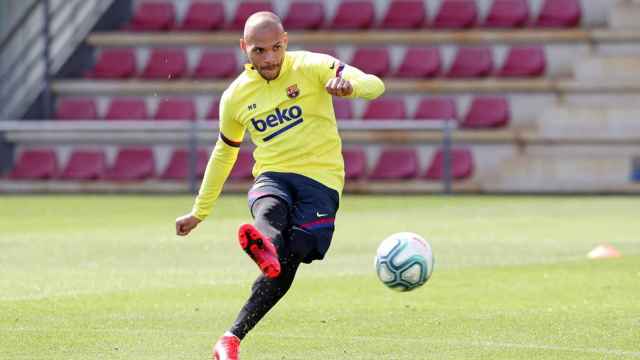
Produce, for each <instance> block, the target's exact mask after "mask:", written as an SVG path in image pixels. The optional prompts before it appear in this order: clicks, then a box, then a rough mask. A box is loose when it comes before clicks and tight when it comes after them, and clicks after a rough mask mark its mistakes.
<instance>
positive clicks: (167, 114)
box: [154, 98, 197, 121]
mask: <svg viewBox="0 0 640 360" xmlns="http://www.w3.org/2000/svg"><path fill="white" fill-rule="evenodd" d="M196 118H197V114H196V107H195V105H194V104H193V101H192V100H191V98H169V99H162V100H161V101H160V103H159V104H158V109H157V110H156V114H155V116H154V119H156V120H191V121H194V120H196Z"/></svg>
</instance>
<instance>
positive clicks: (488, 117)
mask: <svg viewBox="0 0 640 360" xmlns="http://www.w3.org/2000/svg"><path fill="white" fill-rule="evenodd" d="M510 120H511V111H510V110H509V103H508V101H507V99H506V98H503V97H478V98H475V99H473V101H472V102H471V107H470V109H469V111H468V112H467V115H466V116H465V118H464V121H463V122H462V124H460V126H461V127H463V128H498V127H503V126H506V125H507V124H508V123H509V121H510Z"/></svg>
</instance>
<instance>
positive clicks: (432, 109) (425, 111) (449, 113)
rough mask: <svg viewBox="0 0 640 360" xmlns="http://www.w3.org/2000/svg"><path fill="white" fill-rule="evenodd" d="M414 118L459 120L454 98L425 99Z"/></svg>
mask: <svg viewBox="0 0 640 360" xmlns="http://www.w3.org/2000/svg"><path fill="white" fill-rule="evenodd" d="M413 118H414V119H416V120H455V119H457V118H458V111H457V110H456V103H455V100H454V99H453V98H444V97H434V98H431V97H430V98H423V99H421V100H420V102H419V103H418V108H417V109H416V112H415V114H414V115H413Z"/></svg>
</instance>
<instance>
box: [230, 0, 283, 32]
mask: <svg viewBox="0 0 640 360" xmlns="http://www.w3.org/2000/svg"><path fill="white" fill-rule="evenodd" d="M259 11H273V8H272V7H271V3H269V2H265V1H243V2H241V3H240V4H239V5H238V7H237V8H236V13H235V16H234V17H233V22H232V23H231V25H230V27H231V29H232V30H242V29H244V23H245V21H247V19H248V18H249V16H251V15H252V14H253V13H257V12H259Z"/></svg>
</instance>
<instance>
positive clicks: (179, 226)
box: [176, 214, 202, 236]
mask: <svg viewBox="0 0 640 360" xmlns="http://www.w3.org/2000/svg"><path fill="white" fill-rule="evenodd" d="M201 221H202V220H200V219H198V218H197V217H195V216H193V215H191V214H187V215H183V216H180V217H179V218H177V219H176V235H178V236H186V235H188V234H189V233H190V232H191V230H193V229H195V228H196V226H198V224H200V222H201Z"/></svg>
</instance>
